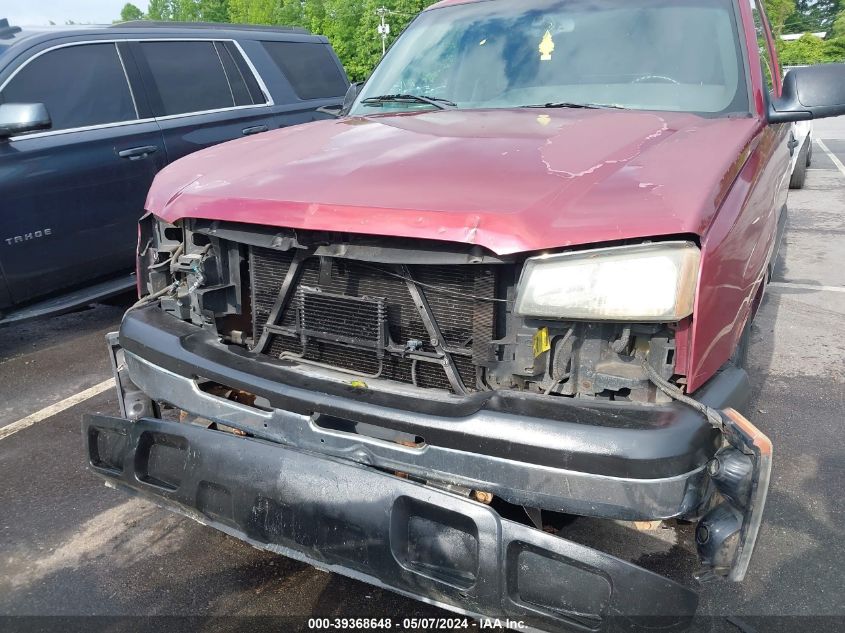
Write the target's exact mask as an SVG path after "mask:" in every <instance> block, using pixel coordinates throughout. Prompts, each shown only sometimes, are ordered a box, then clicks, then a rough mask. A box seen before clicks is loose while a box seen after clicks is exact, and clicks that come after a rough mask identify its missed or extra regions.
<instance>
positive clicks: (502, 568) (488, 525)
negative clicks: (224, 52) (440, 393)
mask: <svg viewBox="0 0 845 633" xmlns="http://www.w3.org/2000/svg"><path fill="white" fill-rule="evenodd" d="M83 433H84V437H85V438H86V443H87V449H88V456H89V461H90V467H91V468H92V469H93V471H94V472H96V473H97V474H99V475H101V476H102V477H104V478H106V479H107V480H110V481H112V482H114V483H116V484H118V485H120V486H121V487H126V488H129V489H131V490H134V491H136V492H138V493H141V494H142V495H144V496H146V497H150V498H152V499H153V500H154V501H156V502H158V503H159V504H161V505H163V506H165V507H167V508H169V509H172V510H176V511H179V512H182V513H184V514H186V515H188V516H190V517H192V518H195V519H197V520H199V521H200V522H202V523H205V524H208V525H211V526H213V527H215V528H217V529H220V530H222V531H224V532H226V533H228V534H231V535H233V536H236V537H238V538H241V539H244V540H246V541H248V542H250V543H252V544H253V545H256V546H258V547H261V548H265V549H268V550H270V551H274V552H277V553H280V554H284V555H286V556H289V557H291V558H295V559H299V560H302V561H306V562H309V563H311V564H314V565H316V566H318V567H321V568H324V569H326V570H330V571H335V572H338V573H340V574H343V575H347V576H351V577H353V578H357V579H361V580H364V581H366V582H369V583H372V584H375V585H378V586H382V587H386V588H389V589H392V590H394V591H397V592H399V593H402V594H406V595H409V596H412V597H415V598H417V599H423V600H425V601H427V602H430V603H433V604H436V605H440V606H443V607H446V608H449V609H452V610H455V611H459V612H462V613H465V614H467V615H471V616H476V617H478V616H482V617H498V618H506V617H509V618H510V619H511V620H521V621H523V622H525V623H526V624H528V625H530V626H532V627H536V628H539V629H542V630H553V631H554V630H562V631H569V630H579V631H584V630H587V631H617V630H618V631H622V630H624V631H635V630H652V629H654V628H656V629H659V630H661V631H671V630H681V629H683V628H684V627H685V626H686V624H687V622H688V619H689V618H690V617H691V616H692V615H693V614H694V612H695V609H696V606H697V602H698V598H697V595H696V594H695V592H693V591H691V590H690V589H687V588H685V587H683V586H681V585H678V584H676V583H674V582H672V581H670V580H667V579H665V578H662V577H660V576H658V575H656V574H653V573H651V572H649V571H646V570H643V569H640V568H638V567H635V566H633V565H631V564H629V563H627V562H624V561H621V560H619V559H616V558H613V557H611V556H608V555H606V554H603V553H601V552H598V551H595V550H592V549H590V548H587V547H585V546H582V545H579V544H576V543H572V542H569V541H566V540H563V539H560V538H557V537H554V536H551V535H549V534H546V533H544V532H541V531H539V530H535V529H532V528H528V527H526V526H524V525H521V524H518V523H514V522H511V521H507V520H503V519H502V518H500V517H499V515H498V514H497V513H496V512H494V511H493V510H491V509H490V508H489V507H487V506H484V505H481V504H479V503H475V502H473V501H470V500H468V499H466V498H463V497H459V496H456V495H453V494H450V493H448V492H444V491H440V490H437V489H433V488H431V487H428V486H422V485H418V484H416V483H413V482H411V481H408V480H405V479H401V478H398V477H394V476H392V475H388V474H385V473H382V472H379V471H376V470H374V469H372V468H367V467H364V466H359V465H356V464H353V463H351V462H348V461H341V460H335V459H331V458H327V457H324V456H318V455H314V454H308V453H304V452H301V451H298V450H294V449H291V448H287V447H283V446H281V445H278V444H274V443H270V442H264V441H260V440H256V439H247V438H242V437H236V436H234V435H231V434H228V433H222V432H218V431H211V430H206V429H204V428H201V427H198V426H191V425H186V424H177V423H172V422H164V421H161V420H141V421H138V422H128V421H126V420H121V419H114V418H106V417H101V416H88V417H86V419H85V420H84V422H83Z"/></svg>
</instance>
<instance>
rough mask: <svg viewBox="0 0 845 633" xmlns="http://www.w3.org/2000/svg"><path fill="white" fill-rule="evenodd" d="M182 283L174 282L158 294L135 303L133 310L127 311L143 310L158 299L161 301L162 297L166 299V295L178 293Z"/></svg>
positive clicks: (155, 293)
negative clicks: (177, 290)
mask: <svg viewBox="0 0 845 633" xmlns="http://www.w3.org/2000/svg"><path fill="white" fill-rule="evenodd" d="M180 283H181V282H179V281H174V282H173V283H172V284H170V285H169V286H166V287H164V288H162V289H161V290H159V291H158V292H154V293H153V294H151V295H147V296H146V297H144V298H143V299H141V300H139V301H138V302H137V303H135V304H134V305H133V306H132V307H131V308H129V310H127V312H131V311H132V310H137V309H138V308H143V307H144V306H146V305H149V304H151V303H153V302H154V301H156V300H157V299H161V298H162V297H164V296H166V295H169V294H171V293H173V292H176V289H177V288H178V287H179V284H180Z"/></svg>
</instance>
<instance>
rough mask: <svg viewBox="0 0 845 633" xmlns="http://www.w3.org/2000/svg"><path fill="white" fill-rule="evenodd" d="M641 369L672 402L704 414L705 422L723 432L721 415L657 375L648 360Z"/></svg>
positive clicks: (723, 424)
mask: <svg viewBox="0 0 845 633" xmlns="http://www.w3.org/2000/svg"><path fill="white" fill-rule="evenodd" d="M643 369H645V373H646V374H647V375H648V377H649V379H650V380H651V382H653V383H654V386H655V387H657V388H658V389H660V391H662V392H663V393H665V394H666V395H667V396H669V397H670V398H672V399H673V400H677V401H678V402H681V403H683V404H685V405H687V406H688V407H692V408H693V409H695V410H696V411H698V412H699V413H702V414H704V416H705V417H706V418H707V421H708V422H710V424H712V425H713V426H714V427H715V428H717V429H719V430H720V431H724V430H725V423H724V421H723V420H722V414H721V413H719V412H718V411H716V409H713V408H711V407H708V406H707V405H706V404H704V403H702V402H699V401H698V400H696V399H695V398H690V397H689V396H688V395H686V394H685V393H684V392H683V391H681V390H680V389H678V388H677V387H676V386H675V385H673V384H672V383H671V382H669V381H668V380H666V379H665V378H664V377H663V376H661V375H660V374H658V373H657V370H656V369H655V368H654V367H652V366H651V365H650V364H649V362H648V360H643Z"/></svg>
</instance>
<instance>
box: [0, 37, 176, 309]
mask: <svg viewBox="0 0 845 633" xmlns="http://www.w3.org/2000/svg"><path fill="white" fill-rule="evenodd" d="M127 67H128V64H126V65H125V64H124V59H123V58H122V57H121V54H120V52H119V51H118V47H117V45H116V44H114V43H106V42H99V43H98V42H82V43H80V42H74V43H66V44H61V45H59V46H55V45H54V46H53V47H52V48H45V49H43V50H41V51H39V52H37V53H35V54H34V55H31V56H30V57H29V58H28V59H27V60H26V61H24V62H23V63H22V64H21V65H18V66H17V67H16V68H14V69H7V71H5V72H3V75H0V102H2V103H43V104H45V105H46V107H47V110H48V112H49V114H50V116H51V119H52V123H53V125H52V128H51V129H50V130H47V131H44V132H38V133H31V134H23V135H19V136H16V137H13V138H11V139H10V140H8V141H4V142H0V266H2V270H3V271H4V272H5V275H6V280H7V282H8V287H9V291H10V293H11V296H12V299H13V301H14V302H15V303H22V302H27V301H29V300H32V299H35V298H37V297H40V296H44V295H48V294H53V293H57V292H59V291H61V290H64V289H67V288H69V287H71V286H78V285H84V284H87V283H90V282H91V281H94V280H96V279H98V278H105V277H109V276H112V275H115V274H117V273H119V272H121V271H126V272H127V273H128V272H130V271H131V270H132V268H133V261H134V251H135V242H136V239H137V228H136V226H137V221H138V219H139V217H140V216H141V215H142V213H143V208H144V200H145V197H146V193H147V190H148V189H149V187H150V184H151V183H152V180H153V177H154V176H155V174H156V172H157V171H158V170H159V169H160V168H161V167H162V166H163V165H164V161H165V156H164V151H163V144H162V137H161V132H160V130H159V128H158V126H157V125H156V123H155V121H154V120H153V119H152V118H149V117H147V118H144V117H143V116H142V115H143V110H142V108H143V105H142V104H139V102H137V101H136V99H135V95H134V94H133V90H132V89H131V88H130V83H129V79H128V77H127V70H126V68H127ZM131 70H132V69H131V68H130V71H131Z"/></svg>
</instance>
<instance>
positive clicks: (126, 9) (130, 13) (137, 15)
mask: <svg viewBox="0 0 845 633" xmlns="http://www.w3.org/2000/svg"><path fill="white" fill-rule="evenodd" d="M143 19H144V12H143V11H141V9H139V8H138V7H136V6H135V5H134V4H132V3H131V2H127V3H126V4H124V5H123V8H122V9H121V10H120V21H121V22H132V21H133V20H143Z"/></svg>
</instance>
